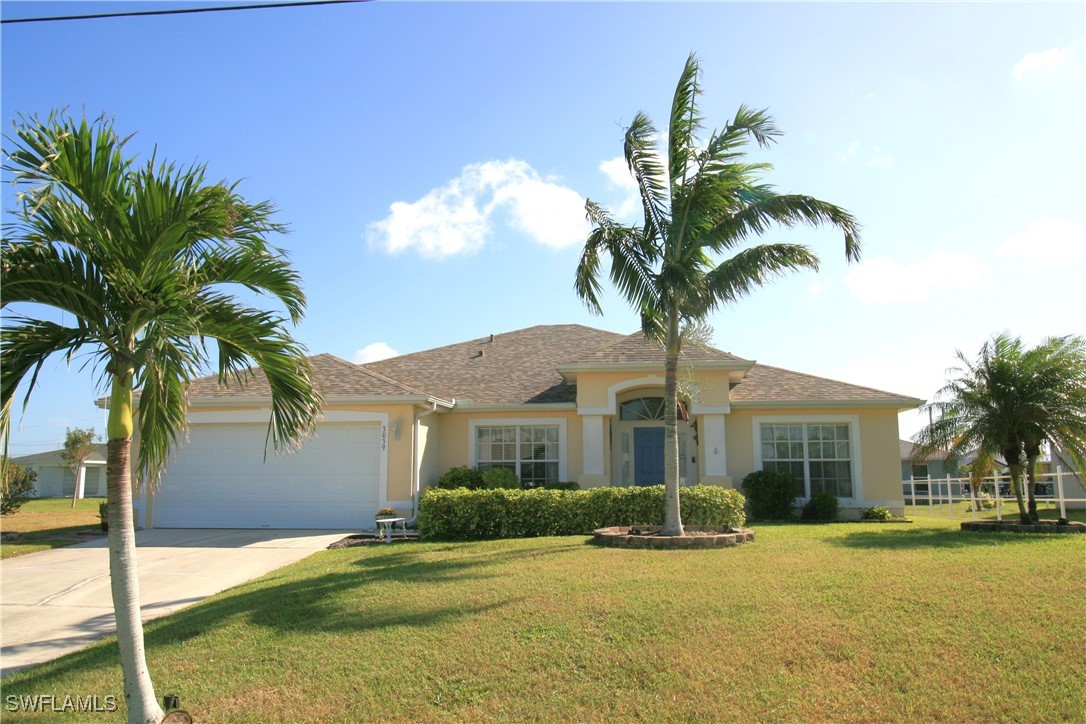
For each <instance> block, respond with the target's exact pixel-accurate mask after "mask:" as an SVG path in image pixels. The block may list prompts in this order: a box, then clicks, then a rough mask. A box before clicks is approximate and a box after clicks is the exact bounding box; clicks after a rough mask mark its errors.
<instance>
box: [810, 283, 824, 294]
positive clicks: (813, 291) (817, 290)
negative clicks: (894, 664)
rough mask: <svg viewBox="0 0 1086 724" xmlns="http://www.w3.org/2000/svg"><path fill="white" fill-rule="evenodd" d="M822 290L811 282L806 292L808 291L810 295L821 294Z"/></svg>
mask: <svg viewBox="0 0 1086 724" xmlns="http://www.w3.org/2000/svg"><path fill="white" fill-rule="evenodd" d="M824 289H825V288H824V287H823V286H822V285H821V284H819V283H818V282H811V286H809V287H807V290H808V291H810V292H811V294H821V293H822V292H823V290H824Z"/></svg>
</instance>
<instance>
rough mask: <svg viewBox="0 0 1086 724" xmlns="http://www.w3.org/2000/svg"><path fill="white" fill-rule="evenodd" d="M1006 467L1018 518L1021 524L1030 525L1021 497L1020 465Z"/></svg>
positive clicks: (1027, 512) (1023, 500)
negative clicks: (1008, 471)
mask: <svg viewBox="0 0 1086 724" xmlns="http://www.w3.org/2000/svg"><path fill="white" fill-rule="evenodd" d="M1007 467H1008V468H1009V469H1010V471H1011V487H1012V488H1014V499H1015V501H1016V502H1017V503H1018V518H1019V520H1021V522H1023V523H1030V522H1032V521H1031V520H1030V517H1029V511H1028V510H1027V509H1026V501H1025V499H1024V498H1023V497H1022V464H1021V463H1013V464H1011V465H1008V466H1007Z"/></svg>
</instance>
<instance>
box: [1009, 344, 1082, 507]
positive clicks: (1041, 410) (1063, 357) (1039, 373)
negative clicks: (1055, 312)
mask: <svg viewBox="0 0 1086 724" xmlns="http://www.w3.org/2000/svg"><path fill="white" fill-rule="evenodd" d="M1022 365H1023V374H1022V380H1023V384H1024V389H1023V390H1022V393H1021V394H1022V398H1023V399H1022V423H1023V425H1022V427H1023V429H1022V445H1023V452H1024V454H1025V456H1026V480H1027V484H1026V490H1027V491H1028V495H1027V498H1028V501H1027V508H1028V512H1029V517H1030V520H1032V521H1033V522H1037V520H1038V515H1037V499H1036V497H1035V493H1036V483H1037V480H1036V472H1037V470H1036V467H1037V461H1038V460H1039V459H1040V457H1041V447H1042V445H1043V443H1044V442H1045V441H1046V440H1047V441H1049V442H1051V443H1052V444H1053V445H1055V446H1056V447H1059V448H1061V449H1062V450H1064V451H1065V452H1066V453H1067V454H1068V455H1070V457H1071V459H1072V460H1074V462H1075V464H1076V465H1078V467H1079V468H1080V469H1081V468H1082V467H1083V461H1084V458H1086V340H1084V339H1083V338H1082V337H1072V336H1067V337H1049V338H1047V339H1045V340H1044V341H1042V342H1041V344H1039V345H1037V346H1036V347H1034V348H1033V349H1030V350H1028V351H1026V352H1025V353H1024V354H1023V355H1022Z"/></svg>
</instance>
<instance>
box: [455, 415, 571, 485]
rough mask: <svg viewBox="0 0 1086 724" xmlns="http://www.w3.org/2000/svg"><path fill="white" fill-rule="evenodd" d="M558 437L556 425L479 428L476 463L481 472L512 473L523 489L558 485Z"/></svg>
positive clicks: (477, 430)
mask: <svg viewBox="0 0 1086 724" xmlns="http://www.w3.org/2000/svg"><path fill="white" fill-rule="evenodd" d="M558 435H559V427H558V425H490V426H482V425H480V426H479V427H477V428H476V429H475V442H476V452H477V455H476V461H477V463H478V466H479V469H480V470H489V469H490V468H508V469H509V470H512V471H513V472H514V473H516V476H517V477H518V478H520V482H521V484H522V485H524V486H525V487H535V486H537V485H541V484H542V483H553V482H557V481H558Z"/></svg>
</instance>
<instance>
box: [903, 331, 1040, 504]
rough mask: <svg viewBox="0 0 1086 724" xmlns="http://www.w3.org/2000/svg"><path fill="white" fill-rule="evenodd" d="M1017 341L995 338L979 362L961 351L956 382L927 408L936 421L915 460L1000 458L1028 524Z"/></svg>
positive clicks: (1024, 383) (1022, 377) (1023, 377)
mask: <svg viewBox="0 0 1086 724" xmlns="http://www.w3.org/2000/svg"><path fill="white" fill-rule="evenodd" d="M1024 354H1025V352H1024V350H1023V348H1022V342H1021V340H1019V339H1017V338H1012V337H1010V336H1009V335H1007V334H1005V333H1004V334H999V335H996V336H995V337H993V338H992V339H991V340H989V341H987V342H985V343H984V346H982V347H981V350H980V354H979V355H978V357H977V360H976V361H975V362H974V361H970V360H969V359H967V358H966V357H965V355H963V354H962V352H961V351H960V350H959V351H957V352H956V356H957V358H958V361H959V363H960V366H958V367H954V368H951V370H949V371H950V372H951V373H952V374H954V375H955V376H954V378H953V379H951V380H949V381H948V382H947V384H946V385H945V386H943V388H942V389H940V390H939V391H938V392H937V393H936V401H935V402H932V403H931V404H930V405H928V408H930V409H931V410H934V411H936V412H938V413H939V417H938V418H936V419H934V420H933V421H932V422H931V423H930V424H928V425H927V426H925V427H924V428H923V429H922V430H920V432H918V433H917V435H916V440H915V444H916V450H915V454H916V455H918V456H921V457H923V456H926V455H928V454H930V453H932V452H933V451H935V450H938V449H946V450H947V452H948V453H949V456H950V457H951V458H958V457H961V456H962V455H964V454H965V453H967V452H970V451H976V453H977V455H978V457H979V458H980V459H994V458H995V457H1001V458H1002V459H1003V462H1004V463H1006V465H1007V468H1008V470H1009V471H1010V476H1011V488H1012V490H1013V491H1014V496H1015V500H1016V502H1017V503H1018V513H1019V517H1020V518H1021V520H1022V522H1023V523H1028V522H1029V521H1030V516H1029V511H1028V510H1027V508H1026V502H1025V499H1024V498H1023V495H1022V471H1023V469H1024V467H1025V465H1026V457H1025V453H1024V451H1023V444H1024V435H1025V434H1026V428H1025V425H1024V420H1025V419H1026V418H1025V415H1026V411H1027V406H1026V396H1025V395H1024V394H1023V390H1025V389H1027V387H1028V382H1029V374H1028V373H1027V372H1026V371H1025V370H1026V365H1025V364H1023V355H1024Z"/></svg>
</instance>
